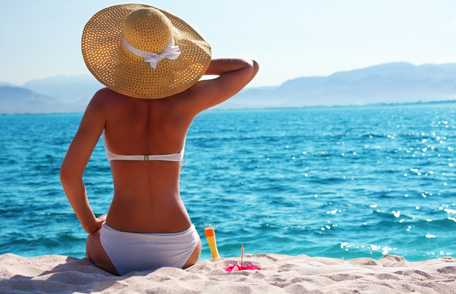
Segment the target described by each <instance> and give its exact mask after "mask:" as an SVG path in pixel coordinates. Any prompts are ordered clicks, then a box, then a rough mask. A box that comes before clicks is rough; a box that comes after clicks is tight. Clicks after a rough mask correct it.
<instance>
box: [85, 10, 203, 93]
mask: <svg viewBox="0 0 456 294" xmlns="http://www.w3.org/2000/svg"><path fill="white" fill-rule="evenodd" d="M126 43H128V44H129V45H127V46H125V44H126ZM170 45H173V46H177V47H175V49H176V48H178V49H176V50H178V51H179V54H177V55H178V56H177V55H175V56H174V57H169V58H163V59H161V60H159V62H158V63H157V64H156V66H155V68H153V67H152V66H151V64H149V63H148V62H146V59H145V58H144V57H142V56H139V55H138V54H135V52H136V51H138V50H139V51H144V52H148V53H152V54H154V53H155V54H160V53H162V52H163V51H164V50H165V49H166V48H167V47H168V46H170ZM128 46H131V47H133V48H134V49H129V47H128ZM81 48H82V55H83V57H84V62H85V63H86V65H87V67H88V69H89V70H90V72H91V73H92V74H93V75H94V76H95V78H96V79H97V80H99V81H100V82H101V83H102V84H104V85H105V86H106V87H108V88H110V89H112V90H113V91H115V92H118V93H121V94H124V95H127V96H131V97H136V98H145V99H158V98H165V97H168V96H171V95H174V94H177V93H180V92H183V91H185V90H186V89H188V88H189V87H191V86H192V85H193V84H195V83H196V82H197V81H198V80H199V79H200V78H201V76H202V75H203V74H204V73H205V72H206V70H207V68H208V66H209V64H210V62H211V48H210V46H209V44H208V43H207V42H206V41H205V40H204V39H203V38H202V37H201V36H200V35H199V34H198V33H197V32H196V31H195V30H194V29H193V28H192V27H190V26H189V25H188V24H187V23H185V22H184V21H183V20H181V19H180V18H178V17H176V16H174V15H172V14H170V13H168V12H166V11H164V10H161V9H158V8H155V7H153V6H149V5H142V4H123V5H115V6H111V7H107V8H105V9H102V10H100V11H99V12H97V13H96V14H95V15H94V16H92V18H91V19H90V20H89V21H88V22H87V24H86V25H85V27H84V31H83V34H82V42H81ZM132 50H133V51H132ZM134 50H136V51H134ZM176 56H177V57H176Z"/></svg>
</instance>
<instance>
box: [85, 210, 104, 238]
mask: <svg viewBox="0 0 456 294" xmlns="http://www.w3.org/2000/svg"><path fill="white" fill-rule="evenodd" d="M104 222H106V214H103V215H100V216H99V217H97V218H95V226H94V228H92V230H91V231H90V232H88V233H89V234H94V233H96V232H97V231H98V230H99V229H100V228H101V226H102V225H103V223H104Z"/></svg>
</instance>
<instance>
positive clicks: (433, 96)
mask: <svg viewBox="0 0 456 294" xmlns="http://www.w3.org/2000/svg"><path fill="white" fill-rule="evenodd" d="M453 98H456V64H438V65H433V64H425V65H418V66H417V65H413V64H410V63H402V62H401V63H387V64H381V65H376V66H371V67H367V68H362V69H356V70H351V71H343V72H337V73H334V74H332V75H329V76H322V77H318V76H317V77H301V78H296V79H292V80H288V81H286V82H284V83H283V84H281V85H280V86H277V87H273V88H270V87H269V88H265V89H258V88H253V89H249V90H245V91H243V92H241V93H240V94H238V95H237V96H236V97H233V98H232V99H230V100H229V101H227V102H226V103H224V104H223V106H222V107H224V108H225V107H226V108H231V107H281V106H284V107H290V106H314V105H315V106H316V105H347V104H350V105H353V104H355V105H363V104H373V103H393V102H397V103H405V102H415V101H432V100H442V99H453Z"/></svg>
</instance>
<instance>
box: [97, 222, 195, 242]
mask: <svg viewBox="0 0 456 294" xmlns="http://www.w3.org/2000/svg"><path fill="white" fill-rule="evenodd" d="M102 229H103V230H104V231H107V232H110V233H116V234H122V235H125V236H127V235H131V236H147V237H148V239H150V238H153V237H157V238H160V239H163V238H176V237H184V236H188V235H193V234H194V233H197V232H196V229H195V225H193V224H192V223H190V226H189V227H188V228H186V229H184V230H182V231H178V232H169V233H164V232H159V233H156V232H152V233H150V232H147V233H144V232H130V231H121V230H117V229H114V228H113V227H111V226H110V225H108V224H107V223H106V222H105V223H103V225H102Z"/></svg>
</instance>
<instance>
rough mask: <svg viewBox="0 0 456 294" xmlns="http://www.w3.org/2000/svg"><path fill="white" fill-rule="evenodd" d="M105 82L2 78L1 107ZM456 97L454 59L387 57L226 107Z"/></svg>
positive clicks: (69, 107)
mask: <svg viewBox="0 0 456 294" xmlns="http://www.w3.org/2000/svg"><path fill="white" fill-rule="evenodd" d="M101 87H102V85H101V84H100V83H99V82H98V81H96V80H95V79H94V78H92V77H91V76H56V77H50V78H46V79H41V80H32V81H29V82H27V83H25V84H24V85H21V86H16V85H11V84H9V83H4V82H0V113H14V112H30V113H36V112H68V111H82V110H83V109H84V107H85V106H86V105H87V102H88V101H89V99H90V98H91V97H92V96H93V94H94V93H95V92H96V90H97V89H99V88H101ZM455 98H456V63H451V64H425V65H413V64H410V63H405V62H401V63H387V64H380V65H375V66H370V67H367V68H361V69H355V70H350V71H341V72H336V73H334V74H331V75H329V76H311V77H300V78H295V79H292V80H288V81H286V82H284V83H282V84H281V85H278V86H272V87H258V88H251V89H246V90H244V91H242V92H241V93H239V94H238V95H236V96H235V97H233V98H232V99H230V100H229V101H227V102H225V103H223V104H222V105H221V106H220V107H222V108H246V107H290V106H316V105H353V104H355V105H359V104H373V103H407V102H416V101H434V100H451V99H455Z"/></svg>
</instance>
